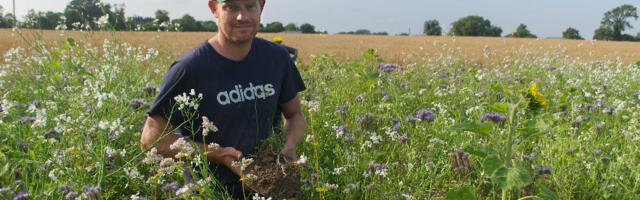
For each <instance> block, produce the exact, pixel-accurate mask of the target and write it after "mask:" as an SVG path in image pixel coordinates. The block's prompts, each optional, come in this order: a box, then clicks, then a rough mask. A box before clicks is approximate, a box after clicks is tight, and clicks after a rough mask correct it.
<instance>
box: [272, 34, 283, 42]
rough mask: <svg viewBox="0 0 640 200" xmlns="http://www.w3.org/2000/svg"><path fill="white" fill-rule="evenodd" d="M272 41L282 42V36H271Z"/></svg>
mask: <svg viewBox="0 0 640 200" xmlns="http://www.w3.org/2000/svg"><path fill="white" fill-rule="evenodd" d="M273 42H275V43H278V44H282V37H280V36H276V37H273Z"/></svg>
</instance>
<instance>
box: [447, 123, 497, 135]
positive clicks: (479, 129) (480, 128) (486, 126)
mask: <svg viewBox="0 0 640 200" xmlns="http://www.w3.org/2000/svg"><path fill="white" fill-rule="evenodd" d="M491 129H493V124H491V123H490V122H486V123H476V122H471V123H463V124H458V125H455V126H452V127H451V130H453V131H470V132H474V133H479V134H482V135H484V136H488V135H489V131H491Z"/></svg>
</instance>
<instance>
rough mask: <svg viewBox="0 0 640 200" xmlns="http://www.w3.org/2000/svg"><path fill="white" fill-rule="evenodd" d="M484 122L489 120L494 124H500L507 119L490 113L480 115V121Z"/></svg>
mask: <svg viewBox="0 0 640 200" xmlns="http://www.w3.org/2000/svg"><path fill="white" fill-rule="evenodd" d="M485 120H491V121H492V122H494V123H502V122H504V121H505V120H507V117H505V116H504V115H502V114H500V113H497V112H490V113H484V114H482V117H480V121H481V122H484V121H485Z"/></svg>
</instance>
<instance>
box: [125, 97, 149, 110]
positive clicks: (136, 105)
mask: <svg viewBox="0 0 640 200" xmlns="http://www.w3.org/2000/svg"><path fill="white" fill-rule="evenodd" d="M144 105H147V102H146V101H145V100H144V99H133V100H131V103H129V106H131V108H133V109H138V108H140V107H142V106H144Z"/></svg>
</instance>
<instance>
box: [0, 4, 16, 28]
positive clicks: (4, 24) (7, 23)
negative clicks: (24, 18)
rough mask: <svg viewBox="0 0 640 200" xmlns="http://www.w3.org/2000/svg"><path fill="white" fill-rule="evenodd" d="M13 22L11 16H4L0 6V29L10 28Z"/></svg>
mask: <svg viewBox="0 0 640 200" xmlns="http://www.w3.org/2000/svg"><path fill="white" fill-rule="evenodd" d="M13 22H15V20H14V19H13V15H12V14H9V13H7V14H4V8H3V7H2V6H0V28H11V27H13Z"/></svg>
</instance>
